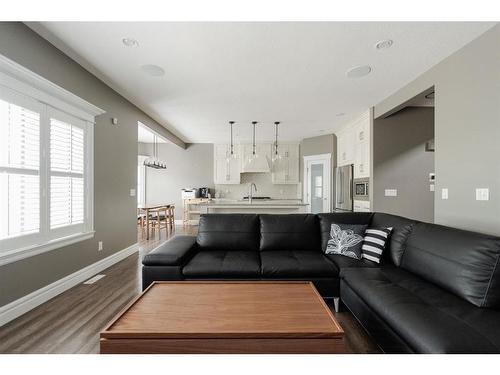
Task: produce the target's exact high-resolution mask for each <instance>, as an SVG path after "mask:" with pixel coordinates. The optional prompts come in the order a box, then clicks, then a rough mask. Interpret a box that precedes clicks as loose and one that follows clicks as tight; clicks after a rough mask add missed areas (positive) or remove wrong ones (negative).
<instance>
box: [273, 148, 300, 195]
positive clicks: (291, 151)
mask: <svg viewBox="0 0 500 375" xmlns="http://www.w3.org/2000/svg"><path fill="white" fill-rule="evenodd" d="M278 151H279V154H280V155H281V161H280V162H279V163H278V165H276V166H273V168H272V182H273V184H277V185H279V184H286V185H288V184H298V183H299V145H298V144H279V145H278Z"/></svg>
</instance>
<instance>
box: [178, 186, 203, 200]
mask: <svg viewBox="0 0 500 375" xmlns="http://www.w3.org/2000/svg"><path fill="white" fill-rule="evenodd" d="M193 198H199V194H198V189H195V188H190V189H182V200H184V199H193Z"/></svg>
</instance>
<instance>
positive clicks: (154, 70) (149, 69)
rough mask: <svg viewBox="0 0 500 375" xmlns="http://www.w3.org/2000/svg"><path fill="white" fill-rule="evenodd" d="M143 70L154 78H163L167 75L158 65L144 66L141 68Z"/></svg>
mask: <svg viewBox="0 0 500 375" xmlns="http://www.w3.org/2000/svg"><path fill="white" fill-rule="evenodd" d="M141 70H142V71H143V72H144V73H146V74H148V75H150V76H153V77H161V76H163V75H165V70H164V69H163V68H162V67H160V66H158V65H151V64H147V65H143V66H141Z"/></svg>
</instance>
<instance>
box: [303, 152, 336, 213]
mask: <svg viewBox="0 0 500 375" xmlns="http://www.w3.org/2000/svg"><path fill="white" fill-rule="evenodd" d="M331 158H332V155H331V154H321V155H310V156H304V174H303V176H304V203H307V204H308V205H309V206H307V208H308V212H310V213H313V214H317V213H321V212H330V211H331V202H330V197H331V194H330V192H331V175H330V171H331V167H330V166H331Z"/></svg>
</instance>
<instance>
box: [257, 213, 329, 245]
mask: <svg viewBox="0 0 500 375" xmlns="http://www.w3.org/2000/svg"><path fill="white" fill-rule="evenodd" d="M260 234H261V238H260V250H261V251H267V250H294V251H295V250H311V251H320V250H321V241H320V231H319V222H318V218H317V216H316V215H312V214H284V215H264V214H263V215H260Z"/></svg>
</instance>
